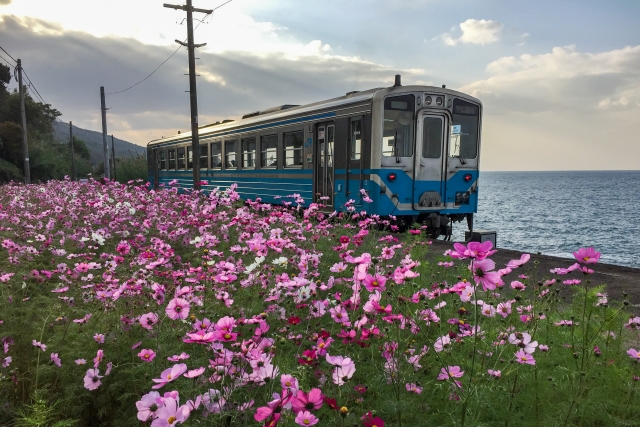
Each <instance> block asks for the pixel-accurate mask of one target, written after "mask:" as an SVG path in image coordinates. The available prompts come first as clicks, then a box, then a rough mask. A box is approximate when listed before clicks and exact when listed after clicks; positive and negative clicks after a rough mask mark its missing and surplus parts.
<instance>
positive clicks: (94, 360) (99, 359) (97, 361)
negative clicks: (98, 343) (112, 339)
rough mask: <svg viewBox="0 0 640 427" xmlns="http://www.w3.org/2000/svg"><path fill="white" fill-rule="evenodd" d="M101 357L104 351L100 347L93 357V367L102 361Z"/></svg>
mask: <svg viewBox="0 0 640 427" xmlns="http://www.w3.org/2000/svg"><path fill="white" fill-rule="evenodd" d="M103 357H104V351H102V349H100V350H98V352H97V353H96V357H95V358H94V359H93V367H94V368H97V367H98V366H99V365H100V362H101V361H102V358H103Z"/></svg>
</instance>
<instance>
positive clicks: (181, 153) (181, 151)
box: [178, 147, 187, 170]
mask: <svg viewBox="0 0 640 427" xmlns="http://www.w3.org/2000/svg"><path fill="white" fill-rule="evenodd" d="M186 166H187V162H186V158H185V147H180V148H178V170H183V169H184V168H185V167H186Z"/></svg>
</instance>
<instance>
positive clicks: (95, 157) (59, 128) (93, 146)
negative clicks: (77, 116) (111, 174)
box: [53, 120, 147, 166]
mask: <svg viewBox="0 0 640 427" xmlns="http://www.w3.org/2000/svg"><path fill="white" fill-rule="evenodd" d="M73 136H75V137H77V138H79V139H81V140H83V141H84V142H85V143H86V144H87V148H88V149H89V152H90V153H91V164H92V165H94V166H95V165H97V164H99V163H102V162H103V160H104V159H103V155H104V153H103V147H102V132H96V131H93V130H87V129H82V128H79V127H77V126H74V127H73ZM53 139H54V140H56V141H58V142H63V143H68V142H69V125H68V124H66V123H62V122H60V121H58V120H54V121H53ZM113 140H114V145H115V151H116V157H130V156H133V157H137V156H138V155H143V156H144V155H145V152H146V151H147V150H146V148H145V147H142V146H140V145H136V144H132V143H131V142H128V141H123V140H122V139H118V138H114V139H113ZM107 142H108V144H109V155H111V135H107Z"/></svg>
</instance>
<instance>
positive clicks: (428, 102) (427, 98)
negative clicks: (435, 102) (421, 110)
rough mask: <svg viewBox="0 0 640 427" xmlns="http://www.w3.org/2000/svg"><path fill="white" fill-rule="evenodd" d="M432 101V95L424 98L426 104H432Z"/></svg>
mask: <svg viewBox="0 0 640 427" xmlns="http://www.w3.org/2000/svg"><path fill="white" fill-rule="evenodd" d="M431 101H432V99H431V97H430V96H427V97H426V98H425V99H424V104H425V105H431Z"/></svg>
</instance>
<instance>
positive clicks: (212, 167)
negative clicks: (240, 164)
mask: <svg viewBox="0 0 640 427" xmlns="http://www.w3.org/2000/svg"><path fill="white" fill-rule="evenodd" d="M214 145H217V146H218V150H219V151H218V155H219V156H220V157H218V166H214V162H213V146H214ZM209 156H210V157H211V169H222V160H223V156H222V140H220V141H213V142H211V148H210V149H209Z"/></svg>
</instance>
